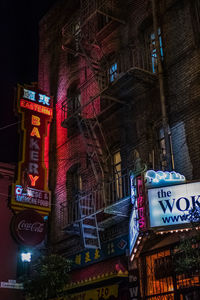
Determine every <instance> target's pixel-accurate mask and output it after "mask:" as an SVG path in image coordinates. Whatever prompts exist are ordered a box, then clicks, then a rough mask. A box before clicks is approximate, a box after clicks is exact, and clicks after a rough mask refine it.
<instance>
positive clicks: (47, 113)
mask: <svg viewBox="0 0 200 300" xmlns="http://www.w3.org/2000/svg"><path fill="white" fill-rule="evenodd" d="M17 107H18V113H19V114H20V115H21V133H22V145H21V149H20V150H21V152H22V156H21V161H20V162H19V164H18V174H17V180H16V182H15V184H14V185H13V188H12V199H11V208H12V209H13V210H14V211H19V210H21V209H24V208H33V209H36V210H37V211H39V212H41V213H42V214H43V215H48V213H49V211H50V205H51V203H50V191H49V189H48V163H47V161H46V160H47V157H48V155H47V152H48V138H49V137H48V128H49V124H50V122H51V120H52V116H53V101H52V98H51V97H49V96H47V95H46V94H45V93H43V92H42V91H40V90H38V89H37V88H36V87H35V86H31V87H29V88H27V87H23V86H18V97H17Z"/></svg>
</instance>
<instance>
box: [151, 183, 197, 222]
mask: <svg viewBox="0 0 200 300" xmlns="http://www.w3.org/2000/svg"><path fill="white" fill-rule="evenodd" d="M148 200H149V213H150V227H164V226H169V225H170V226H172V225H174V226H176V225H177V224H179V225H181V224H186V223H189V222H190V221H189V219H188V216H189V215H188V213H189V210H191V209H192V208H194V207H200V182H195V183H185V184H180V185H173V186H166V187H160V188H155V189H149V190H148Z"/></svg>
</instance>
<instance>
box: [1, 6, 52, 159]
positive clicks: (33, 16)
mask: <svg viewBox="0 0 200 300" xmlns="http://www.w3.org/2000/svg"><path fill="white" fill-rule="evenodd" d="M55 2H56V0H40V1H39V0H17V1H16V0H1V1H0V23H1V24H0V25H1V26H0V37H1V46H0V57H1V65H0V89H1V94H0V101H1V109H0V140H1V143H0V162H9V163H16V162H17V161H18V148H19V146H18V143H19V136H18V125H17V124H15V123H17V122H19V119H18V117H17V116H16V115H15V114H14V107H15V88H16V86H17V83H21V84H24V83H31V82H33V81H37V71H38V23H39V20H40V19H41V18H42V17H43V15H45V13H46V12H47V11H48V9H49V8H50V7H51V6H52V4H53V3H55ZM13 124H15V125H13Z"/></svg>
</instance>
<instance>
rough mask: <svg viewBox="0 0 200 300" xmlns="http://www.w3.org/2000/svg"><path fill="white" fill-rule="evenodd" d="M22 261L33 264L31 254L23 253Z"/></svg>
mask: <svg viewBox="0 0 200 300" xmlns="http://www.w3.org/2000/svg"><path fill="white" fill-rule="evenodd" d="M21 260H22V261H23V262H31V252H26V253H25V252H22V253H21Z"/></svg>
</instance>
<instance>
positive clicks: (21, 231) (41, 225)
mask: <svg viewBox="0 0 200 300" xmlns="http://www.w3.org/2000/svg"><path fill="white" fill-rule="evenodd" d="M11 231H12V234H13V236H14V238H15V240H16V241H17V242H18V243H20V244H22V245H26V246H35V245H37V244H39V243H41V242H42V241H43V240H44V237H45V233H46V224H45V222H44V219H43V218H42V216H41V215H40V214H39V213H37V212H36V211H34V210H32V209H28V210H24V211H22V212H20V213H18V214H17V215H15V216H13V218H12V222H11Z"/></svg>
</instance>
